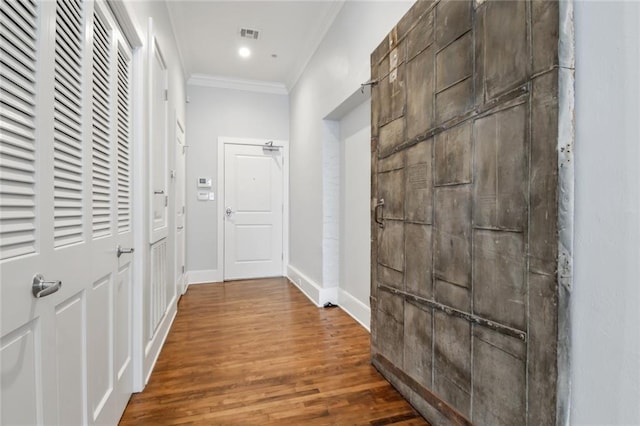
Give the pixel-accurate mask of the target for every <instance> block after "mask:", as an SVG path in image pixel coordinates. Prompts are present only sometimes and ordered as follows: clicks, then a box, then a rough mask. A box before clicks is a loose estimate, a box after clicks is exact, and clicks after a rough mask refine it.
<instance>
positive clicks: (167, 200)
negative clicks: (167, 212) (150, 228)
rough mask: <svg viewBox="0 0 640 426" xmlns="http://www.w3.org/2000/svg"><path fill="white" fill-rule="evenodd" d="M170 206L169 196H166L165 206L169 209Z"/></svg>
mask: <svg viewBox="0 0 640 426" xmlns="http://www.w3.org/2000/svg"><path fill="white" fill-rule="evenodd" d="M168 205H169V196H168V195H165V196H164V206H165V207H167V206H168Z"/></svg>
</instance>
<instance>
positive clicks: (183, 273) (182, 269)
mask: <svg viewBox="0 0 640 426" xmlns="http://www.w3.org/2000/svg"><path fill="white" fill-rule="evenodd" d="M182 273H183V274H184V265H182Z"/></svg>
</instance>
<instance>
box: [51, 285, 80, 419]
mask: <svg viewBox="0 0 640 426" xmlns="http://www.w3.org/2000/svg"><path fill="white" fill-rule="evenodd" d="M84 303H85V300H84V293H78V294H76V295H74V296H71V297H70V298H69V299H67V300H65V301H63V302H62V303H60V304H59V305H58V306H56V308H55V322H56V327H55V329H56V353H65V352H66V353H68V354H77V355H79V357H70V356H60V357H58V363H57V376H58V377H64V392H60V394H59V408H60V410H59V413H60V414H59V415H60V424H62V425H79V424H85V423H86V415H85V409H84V389H83V384H84V375H83V374H82V373H81V374H78V364H83V363H84V360H85V359H86V356H85V351H84V342H83V340H84V324H85V323H86V321H85V319H84V318H85V306H84Z"/></svg>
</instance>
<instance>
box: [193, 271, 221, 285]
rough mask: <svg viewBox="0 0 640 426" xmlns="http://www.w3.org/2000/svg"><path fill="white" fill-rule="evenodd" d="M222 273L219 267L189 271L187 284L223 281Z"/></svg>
mask: <svg viewBox="0 0 640 426" xmlns="http://www.w3.org/2000/svg"><path fill="white" fill-rule="evenodd" d="M222 281H224V280H223V278H222V273H221V271H220V270H219V269H202V270H199V271H187V286H190V285H191V284H210V283H221V282H222Z"/></svg>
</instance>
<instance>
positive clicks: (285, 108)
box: [186, 84, 289, 281]
mask: <svg viewBox="0 0 640 426" xmlns="http://www.w3.org/2000/svg"><path fill="white" fill-rule="evenodd" d="M187 92H188V97H189V103H188V104H187V137H186V139H187V145H189V148H188V149H187V177H186V179H187V192H186V197H187V270H188V271H189V275H190V277H195V276H199V277H205V279H206V277H214V276H216V274H217V272H216V271H217V270H218V264H217V256H218V252H217V241H218V235H217V221H218V219H219V218H218V215H217V211H218V207H217V206H218V202H219V201H220V200H219V199H218V194H216V201H198V200H197V199H196V195H197V194H196V192H197V188H196V179H197V177H201V176H210V177H211V178H212V179H213V188H212V190H213V191H215V188H216V185H217V164H218V137H219V136H227V137H237V138H254V139H279V140H288V139H289V97H288V96H287V95H278V94H270V93H256V92H250V91H242V90H231V89H223V88H216V87H205V86H195V85H191V84H190V85H189V86H188V88H187ZM196 281H197V279H196Z"/></svg>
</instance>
